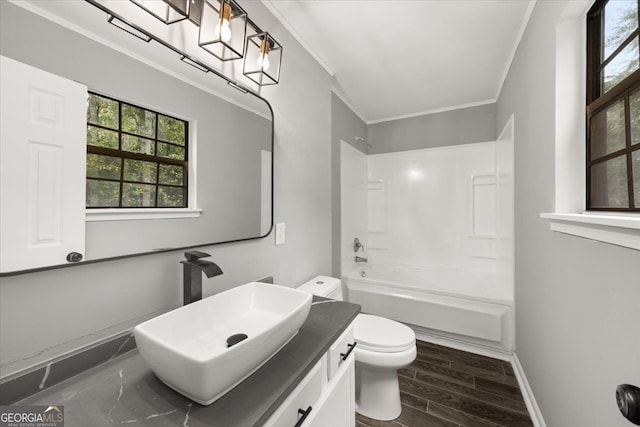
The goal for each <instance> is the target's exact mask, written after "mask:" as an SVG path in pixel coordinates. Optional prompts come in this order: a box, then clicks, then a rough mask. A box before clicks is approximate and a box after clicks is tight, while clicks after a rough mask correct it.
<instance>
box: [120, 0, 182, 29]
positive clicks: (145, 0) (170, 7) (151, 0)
mask: <svg viewBox="0 0 640 427" xmlns="http://www.w3.org/2000/svg"><path fill="white" fill-rule="evenodd" d="M131 1H132V2H133V3H135V4H137V5H138V6H140V7H141V8H143V9H144V10H146V11H147V12H149V13H150V14H151V15H153V16H155V17H156V18H158V19H159V20H161V21H162V22H164V23H165V24H173V23H174V22H179V21H182V20H183V19H187V18H188V17H189V11H190V9H191V4H192V0H163V1H158V0H131Z"/></svg>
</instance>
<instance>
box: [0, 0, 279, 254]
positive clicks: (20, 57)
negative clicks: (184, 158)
mask: <svg viewBox="0 0 640 427" xmlns="http://www.w3.org/2000/svg"><path fill="white" fill-rule="evenodd" d="M33 28H38V29H39V31H38V32H34V31H33ZM42 34H46V35H47V36H46V38H47V41H48V42H47V43H42ZM0 52H1V53H2V55H4V56H8V57H10V58H13V59H15V60H17V61H20V62H23V63H26V64H29V65H32V66H34V67H36V68H39V69H42V70H45V71H49V72H51V73H54V74H57V75H59V76H62V77H65V78H68V79H71V80H75V81H79V82H82V83H84V84H85V85H87V86H88V88H89V90H90V91H94V92H98V93H100V94H104V95H108V96H111V97H114V98H117V99H121V100H126V101H129V102H132V103H134V104H137V105H141V106H144V107H148V108H151V109H154V110H157V111H161V112H165V113H169V114H173V115H177V116H179V117H185V118H189V119H190V120H195V122H196V123H193V125H194V126H192V128H191V129H190V132H189V134H190V135H197V144H196V145H197V153H198V155H197V168H196V169H197V182H198V184H199V185H198V207H199V208H201V209H202V210H203V213H202V216H201V217H200V218H193V219H181V220H175V219H174V220H153V221H100V222H88V223H87V227H86V228H87V230H86V231H87V238H86V252H85V258H86V259H97V258H105V257H109V256H118V255H123V254H130V253H138V252H148V251H150V250H151V249H153V248H162V247H171V246H173V247H180V246H188V245H194V244H200V243H210V242H221V241H229V240H237V239H243V238H250V237H257V236H259V235H260V217H261V215H260V214H261V211H260V201H261V200H260V190H261V174H260V171H261V167H260V166H261V155H260V150H262V149H265V150H271V146H270V137H271V123H270V122H269V121H268V120H266V119H265V118H264V117H261V116H259V115H257V114H255V113H254V112H251V111H248V110H245V109H243V108H240V107H239V106H237V105H235V104H232V103H229V102H227V101H225V100H223V99H221V98H219V97H216V96H214V95H212V94H210V93H208V92H205V91H203V90H200V89H198V88H195V87H193V86H191V85H189V84H187V83H184V82H182V81H181V80H179V79H177V78H175V77H172V76H170V75H168V74H165V73H163V72H161V71H158V70H156V69H154V68H152V67H150V66H149V65H146V64H144V63H142V62H140V61H137V60H135V59H133V58H131V57H130V56H127V55H125V54H123V53H121V52H118V51H115V50H114V49H111V48H109V47H106V46H104V45H102V44H100V43H98V42H96V41H93V40H90V39H88V38H86V37H84V36H82V35H80V34H78V33H76V32H74V31H71V30H68V29H66V28H63V27H61V26H60V25H57V24H55V23H53V22H51V21H49V20H46V19H44V18H41V17H39V16H37V15H34V14H33V13H30V12H28V11H26V10H25V9H22V8H20V7H17V6H14V5H12V4H4V5H3V10H2V25H1V37H0ZM78 57H82V61H78V60H77V58H78ZM228 90H229V91H232V90H235V89H232V88H230V87H228ZM246 96H251V95H246ZM262 108H263V109H264V112H265V113H268V107H267V105H266V104H265V103H262ZM133 233H135V235H136V239H134V240H129V241H125V240H123V239H122V235H130V234H133Z"/></svg>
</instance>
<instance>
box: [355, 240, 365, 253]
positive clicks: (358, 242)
mask: <svg viewBox="0 0 640 427" xmlns="http://www.w3.org/2000/svg"><path fill="white" fill-rule="evenodd" d="M360 249H362V252H364V245H363V244H362V243H360V239H358V238H357V237H356V238H355V239H353V251H354V252H358V251H359V250H360Z"/></svg>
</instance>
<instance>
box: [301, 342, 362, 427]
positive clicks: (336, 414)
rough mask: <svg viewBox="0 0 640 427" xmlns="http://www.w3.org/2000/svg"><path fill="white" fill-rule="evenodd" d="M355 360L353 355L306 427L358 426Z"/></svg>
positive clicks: (343, 366)
mask: <svg viewBox="0 0 640 427" xmlns="http://www.w3.org/2000/svg"><path fill="white" fill-rule="evenodd" d="M354 360H355V358H354V355H353V354H351V355H350V356H349V357H348V358H347V360H345V361H344V363H342V365H341V366H340V369H338V372H337V373H336V375H335V376H334V377H333V379H332V381H331V382H330V383H329V387H328V388H327V389H326V390H325V392H324V393H323V395H322V397H321V399H320V400H319V401H318V403H317V404H316V406H315V407H313V409H312V411H311V413H310V414H309V416H308V418H307V420H306V421H305V422H304V424H302V425H303V426H304V427H328V426H331V427H354V426H355V424H356V402H355V361H354Z"/></svg>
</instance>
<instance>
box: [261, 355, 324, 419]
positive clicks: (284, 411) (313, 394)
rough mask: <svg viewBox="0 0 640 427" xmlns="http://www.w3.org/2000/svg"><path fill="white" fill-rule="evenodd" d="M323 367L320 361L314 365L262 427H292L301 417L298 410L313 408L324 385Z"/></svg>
mask: <svg viewBox="0 0 640 427" xmlns="http://www.w3.org/2000/svg"><path fill="white" fill-rule="evenodd" d="M323 359H324V357H323ZM323 367H324V364H323V363H322V360H320V361H319V362H318V363H316V364H315V366H314V367H313V369H311V371H309V373H308V374H307V376H306V377H304V379H303V380H302V381H301V382H300V384H298V386H297V387H296V388H295V389H294V390H293V391H292V392H291V394H290V395H289V397H287V398H286V399H285V401H284V402H283V403H282V404H281V405H280V406H279V407H278V409H277V410H276V411H275V412H274V413H273V415H271V417H269V419H268V420H267V422H266V423H264V427H294V426H295V425H296V424H297V423H298V421H299V420H300V418H301V416H302V414H301V413H300V412H299V410H301V411H307V409H308V408H309V407H313V406H314V405H315V403H316V401H317V400H318V399H319V398H320V395H321V394H322V388H323V383H326V381H324V379H325V378H324V377H325V370H324V369H323Z"/></svg>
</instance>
